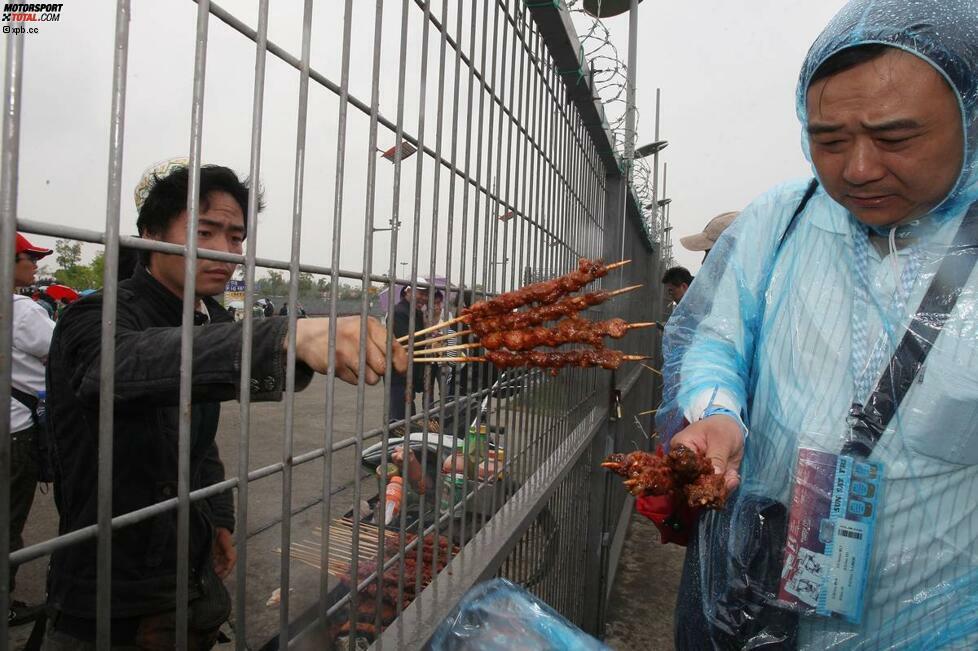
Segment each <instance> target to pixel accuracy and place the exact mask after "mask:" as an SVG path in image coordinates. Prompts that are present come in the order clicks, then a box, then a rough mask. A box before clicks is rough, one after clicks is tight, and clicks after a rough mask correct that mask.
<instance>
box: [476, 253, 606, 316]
mask: <svg viewBox="0 0 978 651" xmlns="http://www.w3.org/2000/svg"><path fill="white" fill-rule="evenodd" d="M607 273H608V267H607V265H605V264H604V263H603V262H602V261H600V260H588V259H587V258H581V259H580V261H579V262H578V266H577V270H576V271H572V272H570V273H568V274H565V275H563V276H560V277H558V278H553V279H551V280H544V281H542V282H538V283H532V284H530V285H526V286H524V287H521V288H519V289H514V290H513V291H510V292H506V293H504V294H500V295H499V296H495V297H493V298H490V299H488V300H485V301H481V302H479V303H475V304H474V305H472V306H471V307H468V308H465V309H464V310H462V314H463V315H466V316H470V317H472V318H474V319H481V318H485V317H489V316H494V315H497V314H505V313H506V312H512V311H513V310H515V309H516V308H518V307H522V306H524V305H528V304H530V303H539V304H544V305H546V304H550V303H554V302H555V301H557V300H558V299H559V298H560V297H561V296H564V295H566V294H570V293H571V292H576V291H577V290H579V289H580V288H581V287H584V286H585V285H587V284H588V283H590V282H592V281H593V280H595V279H596V278H601V277H602V276H605V275H607Z"/></svg>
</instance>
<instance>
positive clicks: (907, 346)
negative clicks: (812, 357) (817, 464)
mask: <svg viewBox="0 0 978 651" xmlns="http://www.w3.org/2000/svg"><path fill="white" fill-rule="evenodd" d="M976 260H978V203H975V204H973V205H972V206H971V208H970V210H968V214H967V215H965V217H964V219H963V220H962V221H961V225H960V226H958V232H957V233H955V235H954V240H953V242H952V243H951V246H950V248H949V249H948V251H947V253H946V254H945V255H944V259H943V260H942V261H941V266H940V267H939V268H938V270H937V273H936V274H935V275H934V278H933V280H931V283H930V287H928V288H927V293H926V294H924V298H923V299H921V301H920V307H918V308H917V314H916V315H915V316H914V318H913V321H911V327H910V328H908V329H907V331H906V332H905V333H904V334H903V339H901V340H900V345H899V346H897V349H896V351H895V352H894V353H893V358H892V359H891V360H890V363H889V364H888V365H887V367H886V368H885V369H884V370H883V375H882V376H881V377H880V380H879V382H877V383H876V388H875V389H873V393H872V394H870V396H869V398H868V399H867V400H866V405H865V406H863V407H860V405H858V404H854V405H853V407H852V410H851V411H850V412H849V424H850V426H851V428H852V436H851V438H850V440H849V441H848V442H847V443H846V444H845V446H844V447H843V448H842V453H843V454H848V455H854V456H861V457H868V456H869V455H870V454H871V453H872V451H873V447H874V446H875V445H876V443H877V442H878V441H879V439H880V437H881V436H883V432H885V431H886V427H887V425H889V423H890V420H891V419H892V418H893V416H894V415H895V414H896V410H897V408H898V407H899V406H900V402H902V401H903V398H904V396H906V395H907V391H909V390H910V387H911V386H912V385H913V381H914V378H915V377H916V376H917V371H919V370H920V368H921V367H922V366H923V365H924V361H925V360H926V359H927V354H928V353H929V352H930V349H931V348H933V346H934V342H935V341H937V338H938V337H939V336H940V334H941V329H942V328H943V327H944V323H945V322H946V321H947V319H948V315H950V314H951V312H952V311H953V310H954V306H955V305H956V304H957V302H958V296H960V295H961V292H962V290H963V289H964V286H965V284H966V283H967V282H968V279H969V278H970V277H971V272H972V271H973V270H974V268H975V262H976Z"/></svg>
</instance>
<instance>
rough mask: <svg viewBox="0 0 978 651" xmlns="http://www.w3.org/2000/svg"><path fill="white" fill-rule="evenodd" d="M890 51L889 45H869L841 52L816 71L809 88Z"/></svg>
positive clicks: (848, 48)
mask: <svg viewBox="0 0 978 651" xmlns="http://www.w3.org/2000/svg"><path fill="white" fill-rule="evenodd" d="M890 49H891V47H890V46H889V45H884V44H882V43H867V44H865V45H855V46H853V47H847V48H845V49H844V50H839V51H838V52H836V53H835V54H833V55H832V56H830V57H829V58H828V59H826V60H825V61H823V62H822V64H821V65H820V66H819V67H818V68H816V69H815V74H813V75H812V80H811V81H810V82H808V86H809V88H810V87H811V86H812V84H814V83H815V82H817V81H821V80H823V79H827V78H828V77H831V76H833V75H837V74H839V73H840V72H845V71H846V70H849V69H851V68H855V67H856V66H858V65H862V64H863V63H867V62H869V61H872V60H873V59H878V58H880V57H881V56H883V55H884V54H886V52H887V51H888V50H890Z"/></svg>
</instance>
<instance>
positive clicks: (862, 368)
mask: <svg viewBox="0 0 978 651" xmlns="http://www.w3.org/2000/svg"><path fill="white" fill-rule="evenodd" d="M854 240H855V242H854V244H855V257H856V260H855V271H856V281H855V287H854V291H853V305H852V353H851V364H852V380H853V385H854V386H853V402H854V403H855V404H859V405H862V403H863V401H864V400H866V398H867V397H868V395H869V391H870V388H871V387H872V383H871V382H872V379H873V377H874V376H875V375H876V374H878V373H879V372H880V369H881V367H882V366H883V360H884V356H885V355H886V353H887V352H888V346H887V339H888V338H887V336H886V335H887V333H886V328H885V327H884V328H883V330H882V331H881V332H880V334H879V336H878V337H877V338H876V341H875V343H874V344H873V345H872V346H870V345H869V326H868V324H867V318H866V315H867V314H868V312H869V310H870V307H871V305H872V303H871V301H870V296H869V287H870V281H869V271H868V266H869V236H868V235H867V233H866V231H865V230H863V229H862V228H860V229H858V230H857V232H856V234H855V238H854ZM890 255H897V253H896V251H891V252H890ZM919 271H920V251H919V248H918V246H917V245H914V246H912V247H911V248H910V250H909V255H908V256H907V259H906V261H905V263H904V264H903V269H902V271H901V272H900V278H899V279H898V281H897V283H896V286H895V287H894V289H893V296H892V297H891V299H890V307H889V310H887V311H888V312H889V313H890V314H893V315H895V316H896V317H897V319H898V320H902V318H903V313H904V310H905V309H906V305H907V298H909V296H910V292H911V291H912V290H913V285H914V281H915V280H916V278H917V273H918V272H919ZM881 320H883V321H885V319H881Z"/></svg>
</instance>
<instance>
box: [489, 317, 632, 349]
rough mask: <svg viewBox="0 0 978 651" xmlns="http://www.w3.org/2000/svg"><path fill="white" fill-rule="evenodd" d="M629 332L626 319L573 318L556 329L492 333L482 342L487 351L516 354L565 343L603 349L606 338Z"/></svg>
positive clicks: (538, 328) (565, 320)
mask: <svg viewBox="0 0 978 651" xmlns="http://www.w3.org/2000/svg"><path fill="white" fill-rule="evenodd" d="M627 332H628V323H627V322H626V321H625V320H624V319H608V320H607V321H597V322H593V321H587V320H585V319H581V318H578V317H570V318H567V319H564V320H562V321H560V322H559V323H558V324H557V325H556V326H555V327H553V328H543V327H536V328H524V329H522V330H507V331H505V332H492V333H489V334H488V335H486V336H484V337H482V338H481V339H480V340H479V343H480V344H482V347H483V348H485V349H487V350H499V349H500V348H503V347H505V348H508V349H509V350H512V351H526V350H533V349H534V348H536V347H538V346H549V347H551V348H556V347H558V346H562V345H564V344H589V345H591V346H594V347H596V348H602V347H603V346H604V337H614V338H615V339H620V338H621V337H623V336H625V333H627Z"/></svg>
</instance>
